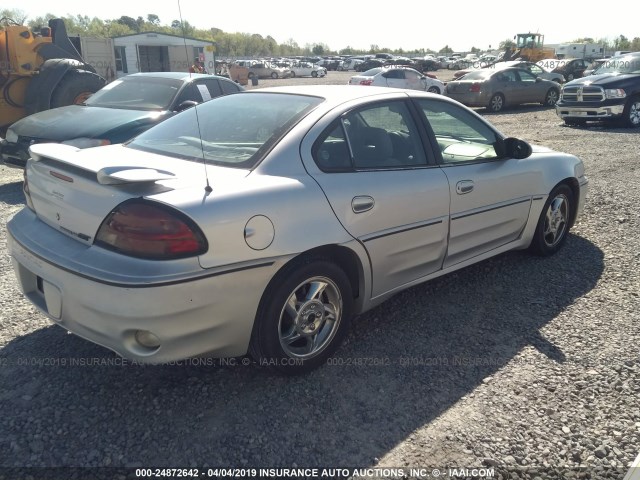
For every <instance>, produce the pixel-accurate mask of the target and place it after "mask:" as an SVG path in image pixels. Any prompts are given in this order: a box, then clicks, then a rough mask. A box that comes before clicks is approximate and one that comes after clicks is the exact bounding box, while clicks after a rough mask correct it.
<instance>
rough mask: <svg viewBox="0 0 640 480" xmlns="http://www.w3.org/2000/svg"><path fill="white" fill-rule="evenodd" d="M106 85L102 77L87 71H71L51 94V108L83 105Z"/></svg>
mask: <svg viewBox="0 0 640 480" xmlns="http://www.w3.org/2000/svg"><path fill="white" fill-rule="evenodd" d="M104 85H105V82H104V79H103V78H102V77H101V76H100V75H96V74H95V73H92V72H89V71H87V70H69V71H68V72H67V73H65V75H64V77H62V80H60V83H58V86H57V87H56V88H55V90H54V91H53V93H52V94H51V108H57V107H64V106H66V105H73V104H79V103H82V102H84V101H85V100H86V99H87V98H89V97H90V96H91V95H92V94H94V93H96V92H97V91H98V90H100V89H101V88H102V87H104Z"/></svg>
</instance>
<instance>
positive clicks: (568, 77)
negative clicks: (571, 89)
mask: <svg viewBox="0 0 640 480" xmlns="http://www.w3.org/2000/svg"><path fill="white" fill-rule="evenodd" d="M574 78H575V77H574V76H573V73H570V74H569V75H567V82H570V81H571V80H573V79H574Z"/></svg>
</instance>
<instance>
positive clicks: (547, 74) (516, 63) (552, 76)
mask: <svg viewBox="0 0 640 480" xmlns="http://www.w3.org/2000/svg"><path fill="white" fill-rule="evenodd" d="M475 66H476V67H477V68H468V69H464V70H459V71H457V72H456V73H454V74H453V76H454V78H461V77H463V76H464V75H466V74H467V73H469V72H472V71H474V70H482V69H488V70H503V69H505V68H520V69H522V70H526V71H527V72H529V73H531V74H533V75H535V76H536V77H540V78H544V79H545V80H551V81H552V82H557V83H564V81H565V79H564V77H563V76H562V74H560V73H557V72H551V71H550V70H548V69H546V68H544V67H542V66H540V65H538V64H535V63H533V62H527V61H525V60H510V61H507V62H498V63H483V62H478V63H477V64H476V65H475Z"/></svg>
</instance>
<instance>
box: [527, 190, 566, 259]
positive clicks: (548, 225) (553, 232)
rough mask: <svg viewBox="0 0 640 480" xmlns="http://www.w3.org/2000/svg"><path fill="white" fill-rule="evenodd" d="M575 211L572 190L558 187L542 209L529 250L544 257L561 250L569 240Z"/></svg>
mask: <svg viewBox="0 0 640 480" xmlns="http://www.w3.org/2000/svg"><path fill="white" fill-rule="evenodd" d="M573 211H574V205H573V192H572V191H571V189H570V188H569V187H568V186H567V185H565V184H560V185H558V186H556V187H555V188H554V189H553V190H552V191H551V193H550V194H549V198H547V201H546V202H545V204H544V207H543V208H542V212H541V213H540V218H539V219H538V225H537V226H536V231H535V233H534V235H533V239H532V240H531V245H530V246H529V250H530V251H531V252H533V253H535V254H536V255H539V256H542V257H548V256H549V255H553V254H554V253H556V252H557V251H558V250H560V248H562V245H564V242H565V241H566V240H567V234H568V233H569V228H570V226H571V219H572V218H573Z"/></svg>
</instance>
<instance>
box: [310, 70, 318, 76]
mask: <svg viewBox="0 0 640 480" xmlns="http://www.w3.org/2000/svg"><path fill="white" fill-rule="evenodd" d="M311 76H312V77H313V78H316V77H317V76H318V72H316V71H315V70H314V71H312V72H311Z"/></svg>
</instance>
